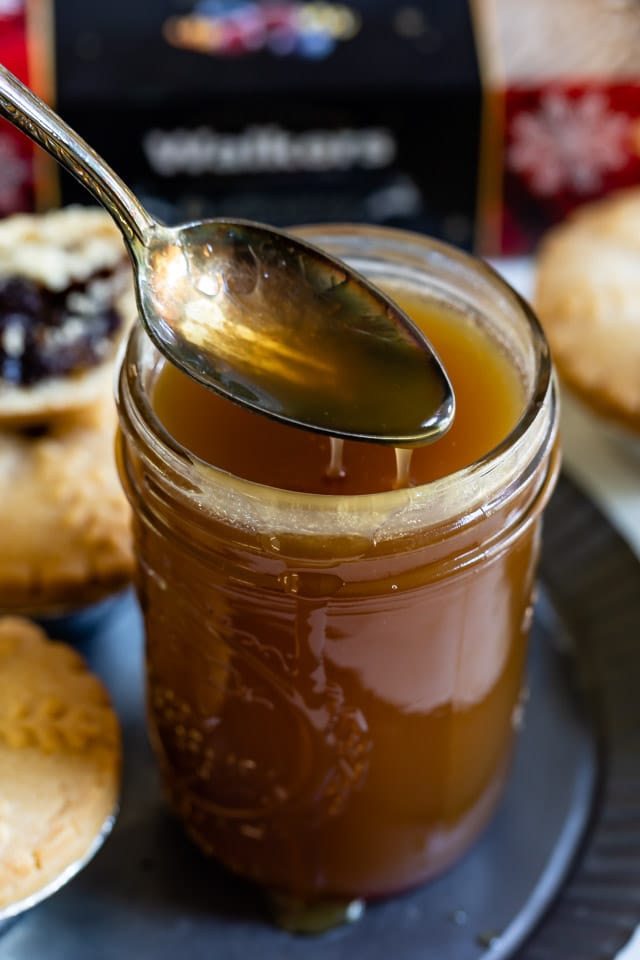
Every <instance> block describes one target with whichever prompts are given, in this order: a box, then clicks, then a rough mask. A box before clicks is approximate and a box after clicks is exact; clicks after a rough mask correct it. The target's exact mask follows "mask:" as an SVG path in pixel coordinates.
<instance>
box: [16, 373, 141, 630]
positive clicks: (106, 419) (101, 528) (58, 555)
mask: <svg viewBox="0 0 640 960" xmlns="http://www.w3.org/2000/svg"><path fill="white" fill-rule="evenodd" d="M116 419H117V418H116V410H115V404H114V402H113V399H112V397H111V391H110V389H109V390H108V391H107V392H106V393H105V394H104V395H103V397H102V398H101V399H100V400H99V401H98V402H97V403H94V405H93V407H91V408H89V409H88V410H84V411H81V412H78V413H76V414H69V415H67V416H66V417H61V418H56V419H54V420H52V421H51V422H50V423H49V424H48V425H46V426H45V427H44V428H43V429H44V433H43V435H41V436H33V435H32V434H31V433H29V432H28V431H27V432H20V431H16V430H4V431H0V608H1V609H3V610H4V611H6V612H30V613H43V612H56V611H63V610H65V609H72V608H77V607H79V606H85V605H87V604H90V603H93V602H95V601H97V600H100V599H102V598H103V597H105V596H107V595H108V594H111V593H113V592H114V591H116V590H118V589H121V588H122V587H124V586H125V585H126V584H127V583H128V582H129V581H130V579H131V575H132V571H133V553H132V545H131V535H130V529H129V522H130V508H129V505H128V503H127V501H126V499H125V496H124V494H123V492H122V488H121V486H120V482H119V480H118V475H117V470H116V465H115V457H114V436H115V430H116Z"/></svg>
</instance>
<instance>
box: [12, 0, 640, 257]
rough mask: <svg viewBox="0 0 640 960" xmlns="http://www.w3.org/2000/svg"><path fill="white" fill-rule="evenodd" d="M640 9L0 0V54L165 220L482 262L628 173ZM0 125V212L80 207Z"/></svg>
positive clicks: (433, 1) (602, 4)
mask: <svg viewBox="0 0 640 960" xmlns="http://www.w3.org/2000/svg"><path fill="white" fill-rule="evenodd" d="M639 42H640V3H638V2H637V0H561V2H558V0H526V2H522V0H153V3H144V4H142V3H131V2H130V0H110V2H109V3H95V4H90V3H86V2H84V0H0V61H1V62H2V63H4V64H5V65H6V66H8V67H9V68H10V69H12V70H13V71H14V72H15V73H17V74H18V75H19V76H20V77H21V78H22V79H24V80H25V81H26V82H27V83H28V84H29V85H30V86H32V88H33V89H34V90H36V92H38V93H39V94H40V95H41V96H43V97H44V98H45V99H46V100H47V101H48V102H49V103H51V104H52V105H54V106H55V107H56V109H57V110H58V111H59V112H60V113H61V114H62V116H63V117H64V118H65V119H66V120H67V121H68V122H69V123H70V124H71V125H72V126H74V127H75V128H76V129H77V130H78V131H79V132H81V133H82V134H83V135H84V136H85V137H86V138H87V140H88V141H89V142H90V143H91V144H92V145H93V146H95V148H96V149H97V150H98V151H99V152H101V153H102V154H103V155H104V156H105V157H106V158H107V159H108V160H109V161H110V162H111V163H112V164H113V165H114V167H115V168H116V170H117V171H118V172H119V173H120V174H121V175H122V176H123V177H124V178H125V179H126V180H127V181H128V182H129V183H130V184H131V186H132V187H133V188H134V190H135V191H136V192H138V193H139V194H140V195H141V197H142V199H143V200H144V201H145V202H146V203H147V204H148V205H149V207H150V208H151V209H152V210H153V212H154V213H155V214H157V215H158V216H160V217H162V218H164V219H165V220H167V221H169V222H170V221H175V220H178V219H185V218H192V217H201V216H224V215H225V214H228V215H233V216H236V217H250V218H255V219H258V220H266V221H270V222H273V223H276V224H280V225H284V224H293V223H299V222H316V221H327V220H343V221H364V222H377V223H383V224H388V225H394V226H400V227H407V228H411V229H418V230H422V231H425V232H428V233H431V234H434V235H436V236H439V237H441V238H443V239H446V240H448V241H450V242H453V243H455V244H458V245H460V246H463V247H466V248H469V249H475V250H476V251H478V252H481V253H483V254H489V255H492V254H501V253H502V254H503V253H506V254H515V253H526V252H527V251H529V250H531V249H532V248H533V246H534V245H535V243H536V240H537V239H538V237H539V236H540V235H541V233H542V232H543V231H544V229H545V228H546V227H548V226H549V225H550V224H552V223H554V222H556V221H557V220H558V219H560V218H561V217H563V216H564V215H565V214H566V213H567V212H568V211H569V210H571V209H572V208H573V207H575V206H576V205H578V204H580V203H582V202H584V201H585V200H590V199H593V198H594V197H595V196H598V195H600V194H602V193H605V192H607V191H609V190H611V189H614V188H616V187H621V186H625V185H628V184H631V183H636V182H637V181H638V178H639V173H640V61H638V58H637V56H636V52H637V50H638V44H639ZM86 199H87V197H86V195H85V194H84V191H83V190H82V189H81V188H80V187H79V186H78V185H77V184H75V182H73V181H72V179H71V178H70V177H69V176H68V175H66V174H61V173H60V172H59V170H58V169H57V168H56V167H55V165H54V164H53V163H52V162H51V161H49V160H48V159H46V158H44V157H43V156H42V154H41V153H40V152H39V151H38V150H36V149H35V148H33V147H32V146H31V144H30V143H29V142H28V141H27V140H26V139H25V138H24V137H23V136H22V135H21V134H19V133H17V132H16V131H14V130H13V128H11V127H10V126H9V125H8V124H6V123H5V122H3V121H0V215H6V214H9V213H11V212H14V211H18V210H31V209H46V208H47V207H51V206H56V205H57V204H59V203H60V202H67V201H71V200H81V201H84V200H86Z"/></svg>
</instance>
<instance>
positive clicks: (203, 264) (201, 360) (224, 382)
mask: <svg viewBox="0 0 640 960" xmlns="http://www.w3.org/2000/svg"><path fill="white" fill-rule="evenodd" d="M0 113H1V114H3V115H4V116H5V117H6V118H7V119H8V120H9V121H10V122H11V123H13V124H14V125H15V126H16V127H18V128H19V129H21V130H22V131H23V132H24V133H26V134H27V135H28V136H29V137H31V139H32V140H34V141H35V142H36V143H38V144H39V145H40V146H41V147H44V149H45V150H46V151H47V152H48V153H50V154H51V155H52V156H53V157H54V158H55V159H56V160H57V161H58V162H59V163H60V164H61V165H62V166H63V167H66V169H67V170H69V171H70V172H71V173H72V174H73V175H74V176H75V177H76V178H77V179H78V180H79V181H80V183H82V185H83V186H84V187H86V188H87V190H88V191H89V192H90V193H91V194H92V195H93V196H94V197H95V199H96V200H97V201H98V202H99V203H101V204H102V205H103V206H104V207H105V209H106V210H107V212H108V213H109V214H110V215H111V216H112V218H113V219H114V221H115V222H116V224H117V226H118V227H119V228H120V230H121V232H122V234H123V236H124V239H125V242H126V245H127V247H128V250H129V253H130V256H131V260H132V263H133V272H134V279H135V285H136V296H137V301H138V307H139V312H140V317H141V320H142V322H143V324H144V326H145V329H146V331H147V333H148V335H149V336H150V338H151V339H152V340H153V342H154V343H155V345H156V346H157V347H158V349H159V350H160V351H161V353H163V354H164V356H165V357H167V359H168V360H169V361H170V362H171V363H173V364H174V365H175V366H177V367H179V368H180V369H181V370H182V371H184V372H185V373H186V374H188V375H189V376H190V377H192V378H193V379H194V380H197V381H199V382H200V383H202V384H204V385H205V386H206V387H209V388H211V389H213V390H216V391H217V392H218V393H221V394H223V395H224V396H226V397H228V398H229V399H230V400H233V401H235V402H236V403H240V404H242V405H244V406H247V407H250V408H251V409H253V410H256V411H258V412H259V413H262V414H266V415H267V416H270V417H272V418H275V419H276V420H280V421H283V422H285V423H288V424H290V425H294V426H297V427H302V428H304V429H308V430H313V431H316V432H319V433H327V434H331V435H333V436H336V437H343V438H347V439H355V440H369V441H374V442H379V443H387V444H393V445H395V446H401V445H407V446H413V445H418V444H422V443H428V442H430V441H433V440H435V439H437V438H439V437H440V436H442V435H443V434H444V433H445V432H446V430H447V429H448V428H449V426H450V425H451V422H452V420H453V416H454V407H455V402H454V396H453V390H452V387H451V384H450V382H449V379H448V377H447V375H446V373H445V371H444V369H443V367H442V365H441V363H440V361H439V359H438V357H437V356H436V354H435V352H434V350H433V348H432V347H431V345H430V343H429V341H428V340H427V338H426V337H425V336H424V334H422V332H421V331H420V330H419V329H418V328H417V327H416V326H415V324H413V322H412V321H411V320H410V319H409V317H407V316H406V314H404V313H403V312H402V311H401V310H400V309H399V308H398V307H397V306H396V305H395V304H394V303H393V301H392V300H391V299H390V298H388V297H387V296H386V295H385V294H384V293H382V292H381V291H379V290H378V289H377V288H376V287H375V286H373V285H372V284H371V283H370V282H369V281H367V280H366V279H365V278H364V277H362V276H360V275H359V274H357V273H356V272H355V271H353V270H352V269H351V268H350V267H348V266H347V265H346V264H344V263H342V262H341V261H339V260H337V259H335V258H333V257H330V256H329V255H328V254H327V253H325V252H323V251H322V250H320V249H318V248H316V247H314V246H312V245H311V244H309V243H306V242H304V241H302V240H300V239H298V238H295V237H293V236H291V235H290V234H288V233H285V232H284V231H281V230H276V229H274V228H272V227H267V226H264V225H261V224H258V223H253V222H251V221H248V220H225V219H214V220H202V221H196V222H193V223H187V224H183V225H181V226H177V227H174V228H170V227H166V226H164V225H163V224H160V223H158V222H156V221H154V220H153V219H152V218H151V217H150V215H149V214H148V213H147V211H146V210H145V209H144V207H143V206H142V205H141V204H140V203H139V201H138V200H137V199H136V197H135V196H134V195H133V193H132V192H131V191H130V190H129V188H128V187H127V186H126V185H125V184H124V183H123V181H122V180H121V179H120V178H119V177H118V176H117V174H116V173H115V172H114V171H113V170H112V169H111V168H110V167H109V166H108V165H107V164H106V163H105V161H104V160H102V158H101V157H100V156H98V154H97V153H96V152H95V151H94V150H93V149H92V148H91V147H90V146H89V145H88V144H87V143H86V142H85V141H84V140H83V139H82V138H81V137H80V136H78V134H76V133H75V132H74V131H73V130H72V129H71V128H70V127H69V126H68V125H67V124H66V123H65V122H64V121H63V120H62V119H61V118H60V117H59V116H58V115H57V114H56V113H54V111H53V110H51V109H50V108H49V107H48V106H47V105H46V104H45V103H44V102H43V101H42V100H40V99H39V98H38V97H37V96H36V95H35V94H34V93H33V92H32V91H31V90H29V88H28V87H26V86H25V85H24V84H23V83H21V81H20V80H18V78H17V77H15V76H14V75H13V74H12V73H10V72H9V71H8V70H7V69H6V68H5V67H3V66H2V65H0Z"/></svg>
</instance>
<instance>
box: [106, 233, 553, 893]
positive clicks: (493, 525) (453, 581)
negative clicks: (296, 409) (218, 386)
mask: <svg viewBox="0 0 640 960" xmlns="http://www.w3.org/2000/svg"><path fill="white" fill-rule="evenodd" d="M303 232H304V234H305V236H307V237H308V238H310V239H311V240H312V241H313V242H314V243H316V244H318V245H321V246H326V247H327V248H329V249H330V250H331V252H333V253H334V254H336V255H338V256H341V257H343V258H344V259H346V260H348V261H349V262H350V263H352V264H353V265H354V266H356V267H357V268H358V269H359V270H360V271H361V272H363V273H366V274H367V275H369V276H371V277H372V278H374V279H375V280H376V281H377V282H378V283H380V285H382V286H385V287H386V288H387V289H388V290H389V291H390V292H392V293H393V294H394V295H395V296H397V298H398V299H399V301H400V302H401V304H402V305H404V306H405V308H406V309H408V311H409V312H410V313H412V314H413V316H414V319H416V321H417V322H419V323H421V324H423V325H424V327H425V330H426V332H427V333H428V335H429V336H430V337H431V339H432V341H433V343H434V345H435V346H436V349H437V350H438V351H439V353H440V356H441V359H442V360H443V362H444V365H445V367H446V368H447V370H448V372H449V374H450V376H451V378H452V381H453V386H454V390H455V392H456V398H457V415H456V423H455V425H454V427H453V428H452V431H451V432H450V434H449V435H448V436H447V437H445V438H444V440H442V441H439V442H438V443H437V444H435V445H433V446H432V447H427V448H422V449H420V450H417V451H414V453H413V455H412V460H411V465H410V485H409V486H405V487H401V488H400V489H392V487H393V486H394V482H395V477H396V473H395V470H396V461H395V457H394V452H393V450H389V449H387V448H384V447H380V446H374V445H370V444H345V447H344V450H343V451H341V452H340V456H341V458H342V460H341V465H342V468H343V474H344V475H339V474H340V471H339V470H338V471H337V472H336V470H335V469H333V470H330V471H328V466H329V463H330V461H331V453H332V451H331V450H330V443H329V440H328V439H327V438H324V437H319V436H316V435H313V434H308V433H302V432H300V431H297V430H294V429H292V428H289V427H284V426H282V425H281V424H275V423H272V422H271V421H267V420H266V419H264V418H262V417H259V416H257V415H255V414H252V413H249V412H247V411H245V410H242V409H241V408H238V407H236V406H233V405H232V404H230V403H229V402H228V401H226V400H223V399H221V398H219V397H217V396H215V395H213V394H210V393H209V392H207V391H205V390H204V389H203V388H202V387H200V386H199V385H197V384H194V383H192V382H191V381H188V380H186V378H184V377H183V376H182V375H181V374H180V373H178V372H177V371H176V370H174V369H173V368H171V367H169V365H168V364H167V363H166V361H164V360H163V359H162V358H161V357H160V356H159V355H158V353H157V351H156V350H155V348H154V347H153V346H152V345H151V343H150V342H149V340H148V339H147V338H146V335H145V334H144V333H143V332H142V330H140V329H138V330H136V331H134V333H133V335H132V337H131V340H130V342H129V346H128V350H127V353H126V356H125V358H124V361H123V365H122V369H121V374H120V382H119V409H120V418H121V433H120V439H119V461H120V470H121V476H122V479H123V482H124V485H125V488H126V490H127V493H128V496H129V498H130V500H131V503H132V506H133V510H134V517H135V520H134V530H135V542H136V550H137V556H138V564H139V576H138V583H139V594H140V599H141V603H142V607H143V612H144V618H145V625H146V638H147V668H148V673H147V682H148V714H149V725H150V730H151V736H152V742H153V746H154V749H155V752H156V754H157V757H158V761H159V764H160V768H161V771H162V775H163V778H164V783H165V786H166V789H167V792H168V795H169V797H170V799H171V802H172V804H173V806H174V808H175V810H176V811H177V813H178V815H179V816H180V817H181V818H182V819H183V820H184V822H185V824H186V827H187V829H188V831H189V833H190V835H191V836H192V837H193V838H194V839H195V840H196V842H197V843H198V844H199V845H200V847H201V848H202V849H203V850H204V851H205V852H206V853H209V854H212V855H213V856H215V857H217V858H219V859H220V860H221V861H222V862H223V863H224V864H226V865H227V866H229V867H230V868H231V869H232V870H235V871H237V872H238V873H240V874H243V875H245V876H247V877H250V878H252V879H254V880H256V881H258V882H259V883H261V884H264V885H266V886H268V887H269V888H272V889H274V890H277V891H282V892H286V893H290V894H293V895H294V896H296V897H300V898H303V899H306V900H313V899H314V898H322V897H327V896H336V895H337V896H342V895H344V896H366V897H373V896H380V895H388V894H391V893H395V892H398V891H401V890H404V889H407V888H409V887H411V886H413V885H415V884H418V883H420V882H422V881H423V880H425V879H426V878H428V877H430V876H432V875H434V874H435V873H437V872H438V871H440V870H442V869H443V868H444V867H446V866H447V865H449V864H450V863H452V862H453V861H454V860H455V859H456V858H457V857H458V856H459V855H460V854H461V853H462V852H463V851H464V850H465V849H467V848H468V846H469V845H470V843H471V842H472V841H473V839H474V838H475V837H476V836H477V834H478V833H479V831H480V830H481V828H482V827H483V826H484V825H485V823H486V822H487V820H488V819H489V817H490V815H491V813H492V811H493V810H494V808H495V805H496V802H497V800H498V798H499V795H500V792H501V789H502V786H503V783H504V779H505V775H506V772H507V768H508V763H509V757H510V752H511V748H512V744H513V735H514V729H513V727H514V723H513V718H514V716H515V714H516V712H517V708H518V701H519V695H520V691H521V688H522V684H523V671H524V661H525V656H526V643H527V634H528V630H529V626H530V621H531V597H532V590H533V584H534V577H535V568H536V562H537V558H538V552H539V537H540V515H541V511H542V508H543V506H544V504H545V503H546V501H547V499H548V497H549V495H550V492H551V489H552V487H553V483H554V480H555V476H556V472H557V459H558V458H557V443H556V427H557V405H556V395H555V390H554V385H553V380H552V377H551V371H550V363H549V356H548V351H547V348H546V344H545V342H544V339H543V337H542V334H541V332H540V329H539V327H538V325H537V323H536V321H535V319H534V318H533V316H532V315H531V313H530V311H529V310H528V308H527V307H526V306H525V305H524V304H523V303H522V301H521V300H520V299H519V298H518V297H517V295H516V294H514V293H513V292H512V291H511V290H510V289H509V288H508V287H506V285H505V284H504V283H503V282H502V281H501V280H500V279H499V278H498V277H497V276H496V275H495V274H493V273H492V272H491V271H490V270H489V269H488V268H486V267H485V266H484V265H482V264H480V263H479V262H477V261H475V260H473V259H472V258H470V257H468V256H466V255H464V254H461V253H458V252H457V251H454V250H452V249H451V248H448V247H446V246H443V245H441V244H438V243H435V242H433V241H430V240H427V239H425V238H422V237H418V236H414V235H411V234H407V233H401V232H397V231H390V230H383V229H379V228H369V227H363V228H357V227H319V228H307V229H306V230H304V231H303ZM333 455H334V460H335V456H336V450H335V447H334V450H333ZM334 467H335V462H334ZM327 473H330V474H332V475H331V476H328V475H327Z"/></svg>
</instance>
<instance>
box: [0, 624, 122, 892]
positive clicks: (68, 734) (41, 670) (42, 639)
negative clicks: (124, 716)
mask: <svg viewBox="0 0 640 960" xmlns="http://www.w3.org/2000/svg"><path fill="white" fill-rule="evenodd" d="M120 767H121V743H120V731H119V725H118V721H117V718H116V716H115V713H114V711H113V709H112V707H111V705H110V703H109V697H108V695H107V693H106V691H105V690H104V688H103V686H102V684H101V683H100V681H99V680H98V679H97V678H96V677H95V676H93V675H92V674H91V673H90V672H89V671H88V669H87V667H86V664H85V663H84V661H83V660H82V658H81V657H80V656H79V654H77V653H76V652H75V651H74V650H72V649H71V648H70V647H68V646H66V645H64V644H62V643H55V642H53V641H50V640H48V639H47V637H46V635H45V634H44V633H43V631H42V630H40V629H39V628H38V627H36V626H35V625H34V624H32V623H30V622H29V621H28V620H22V619H20V618H17V617H5V618H2V619H1V620H0V909H3V908H7V907H9V906H10V905H12V904H17V903H19V902H20V901H23V900H25V899H26V898H29V897H33V896H36V897H37V894H38V893H39V891H42V890H43V889H44V888H45V887H47V886H48V885H49V884H52V883H54V882H55V881H56V879H57V878H58V877H60V875H61V874H62V873H63V872H64V871H66V870H68V869H70V868H72V866H73V865H74V864H76V863H77V862H78V861H81V860H82V859H83V858H84V857H86V856H87V855H88V854H89V853H90V851H91V849H92V847H93V846H94V844H95V842H96V840H97V838H98V837H99V835H100V833H101V831H102V830H103V828H104V826H105V823H107V822H108V820H109V817H110V816H111V815H112V814H113V813H114V811H115V808H116V804H117V801H118V793H119V785H120Z"/></svg>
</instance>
